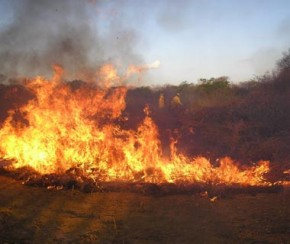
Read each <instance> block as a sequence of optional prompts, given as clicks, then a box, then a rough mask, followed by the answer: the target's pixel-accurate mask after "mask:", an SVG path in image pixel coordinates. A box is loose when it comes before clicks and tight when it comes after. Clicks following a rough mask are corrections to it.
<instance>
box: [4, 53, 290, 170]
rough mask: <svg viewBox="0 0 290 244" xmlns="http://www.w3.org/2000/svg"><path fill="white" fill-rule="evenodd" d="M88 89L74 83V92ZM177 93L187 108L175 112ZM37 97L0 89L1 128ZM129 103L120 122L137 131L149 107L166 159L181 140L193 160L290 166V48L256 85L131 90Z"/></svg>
mask: <svg viewBox="0 0 290 244" xmlns="http://www.w3.org/2000/svg"><path fill="white" fill-rule="evenodd" d="M84 84H85V83H84V82H82V81H73V82H71V87H72V90H74V89H78V87H79V86H81V85H84ZM161 94H163V96H164V102H163V104H164V106H162V108H160V106H159V98H160V96H161ZM177 94H178V96H179V97H180V100H181V105H180V106H178V107H176V108H172V106H171V100H172V98H173V97H174V96H176V95H177ZM32 97H33V95H32V94H30V93H29V91H28V90H26V89H25V88H24V86H22V85H19V84H18V85H17V84H15V83H14V84H10V85H3V84H2V85H1V84H0V104H1V109H0V123H2V122H3V121H4V120H5V117H6V116H7V113H8V110H9V109H11V108H17V107H19V106H20V105H21V104H23V103H25V102H27V101H28V100H29V99H31V98H32ZM126 99H127V101H126V102H127V107H126V109H125V111H124V113H123V115H124V118H125V117H126V119H125V120H123V121H117V123H120V125H121V126H124V127H127V128H133V129H136V128H137V126H138V124H140V123H141V122H142V120H143V119H144V112H143V109H144V107H145V105H146V104H148V105H149V107H150V110H151V116H152V118H153V120H154V121H155V123H156V124H157V125H158V128H159V134H160V138H161V142H162V146H163V149H164V152H165V154H166V153H167V152H169V146H168V145H169V142H170V140H171V138H175V139H177V140H178V143H177V147H178V149H179V151H180V152H183V153H186V154H187V155H190V156H197V155H203V156H206V157H209V158H210V159H212V160H213V161H215V160H216V159H218V158H219V157H223V156H230V157H232V158H234V159H235V160H238V161H240V162H243V163H250V162H256V161H257V160H270V161H271V162H272V165H274V167H276V166H277V167H278V168H280V169H281V167H282V169H283V168H285V169H287V168H289V167H290V165H289V162H290V154H289V145H290V106H289V105H290V49H289V51H288V52H287V53H285V54H284V55H283V56H282V58H281V60H279V61H278V62H277V67H276V69H275V71H274V72H273V73H272V74H269V73H268V74H265V75H264V76H261V77H256V78H255V79H253V80H251V81H247V82H243V83H240V84H235V83H231V82H230V81H229V78H228V77H226V76H223V77H218V78H211V79H200V80H199V82H198V83H189V82H186V81H184V82H182V83H181V84H180V85H178V86H176V85H164V86H162V87H157V88H150V87H137V88H131V89H129V90H128V93H127V98H126ZM16 117H17V116H16ZM20 117H21V116H20ZM15 119H16V122H17V119H21V118H15Z"/></svg>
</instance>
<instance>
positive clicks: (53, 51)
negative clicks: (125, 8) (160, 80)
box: [0, 0, 141, 79]
mask: <svg viewBox="0 0 290 244" xmlns="http://www.w3.org/2000/svg"><path fill="white" fill-rule="evenodd" d="M7 1H8V0H7ZM7 1H6V2H7ZM2 2H5V1H2ZM8 2H9V1H8ZM10 4H11V6H12V8H11V9H12V10H13V17H12V21H10V22H9V24H8V25H7V26H5V28H2V30H1V32H0V62H1V66H0V74H2V75H3V74H4V75H5V76H6V77H15V76H35V75H45V76H48V75H51V65H52V64H59V65H61V66H63V67H64V68H65V71H66V73H65V74H66V78H67V79H73V78H82V75H80V74H84V73H85V74H86V75H87V74H90V73H94V72H95V70H96V69H97V67H98V66H100V65H101V64H103V63H106V62H112V63H115V64H121V65H122V66H126V65H128V64H130V63H140V60H141V58H140V56H139V55H138V54H137V53H136V52H135V50H134V46H135V44H136V42H137V40H138V38H137V37H138V35H137V32H136V31H135V30H132V29H130V28H126V25H125V24H124V23H125V20H123V19H122V16H119V17H118V16H116V15H112V14H110V15H109V16H108V15H107V16H106V14H105V15H104V14H103V13H102V11H103V10H102V9H104V4H105V2H104V1H80V0H69V1H66V0H60V1H51V0H37V1H35V0H14V1H10ZM116 4H117V3H116ZM2 6H5V5H2ZM114 8H115V9H118V6H114ZM2 11H3V9H2ZM107 12H108V13H110V12H109V11H107ZM116 18H117V19H116ZM123 22H124V23H123ZM100 26H101V27H100ZM102 26H103V27H102ZM100 28H106V30H105V31H103V29H101V30H100ZM104 33H105V34H104ZM84 77H86V76H84Z"/></svg>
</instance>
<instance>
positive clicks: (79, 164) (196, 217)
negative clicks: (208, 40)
mask: <svg viewBox="0 0 290 244" xmlns="http://www.w3.org/2000/svg"><path fill="white" fill-rule="evenodd" d="M54 71H55V74H54V76H53V77H52V79H51V80H46V79H45V78H43V77H40V76H39V77H36V78H34V79H25V80H23V81H22V84H21V85H11V86H7V87H6V86H3V87H2V96H3V99H4V101H5V99H7V100H9V99H11V98H12V99H13V100H14V101H15V102H14V104H13V105H12V107H11V104H10V107H9V108H8V107H7V109H6V113H5V114H6V116H5V118H3V122H2V126H1V129H0V137H1V141H0V152H1V154H0V155H1V177H0V180H1V185H2V187H1V190H0V194H1V205H0V221H1V222H0V224H1V225H0V237H1V239H2V240H3V241H4V242H8V243H9V242H13V243H14V242H16V243H30V242H47V241H50V242H56V243H58V242H65V243H69V242H80V243H95V242H101V243H103V242H104V243H111V242H116V243H119V242H120V243H131V242H134V243H135V242H136V243H139V242H141V243H160V242H165V243H166V242H189V243H192V242H198V243H200V242H201V243H202V242H205V243H232V242H235V243H239V242H241V243H245V242H249V243H254V242H257V241H260V242H268V243H277V242H281V243H287V241H288V240H289V233H290V229H289V228H290V226H289V217H288V216H289V208H288V204H289V201H290V197H289V192H288V188H287V187H286V185H287V184H288V182H287V181H285V177H284V178H283V179H279V178H277V177H274V178H273V177H272V178H271V177H267V174H269V172H270V171H271V163H270V162H269V161H263V160H261V161H259V162H257V163H255V164H252V165H250V164H239V163H237V162H234V161H233V160H232V159H231V158H229V157H223V158H221V159H220V160H219V161H218V162H215V163H211V162H210V160H209V159H207V158H206V157H203V156H192V155H188V154H186V153H181V152H180V151H179V148H178V144H179V140H180V138H181V136H179V135H178V134H176V133H177V132H178V130H176V129H175V132H174V133H169V134H168V135H170V136H168V138H167V140H166V139H163V140H162V139H161V137H162V136H161V134H162V132H163V135H164V131H163V130H164V128H160V127H159V126H157V123H155V122H154V120H153V118H152V116H153V115H154V111H155V113H156V111H157V112H158V114H161V115H163V116H164V115H165V114H166V112H164V111H162V109H164V108H162V107H158V108H157V110H156V108H154V105H151V107H152V108H151V107H150V104H149V105H148V104H145V106H144V107H143V109H142V110H141V111H140V112H139V113H138V114H136V116H139V117H140V122H139V123H135V125H132V121H130V116H129V114H128V111H126V101H127V100H128V99H126V96H127V95H128V92H129V89H130V88H128V87H126V86H121V85H120V84H121V83H122V80H123V79H124V78H121V77H119V76H118V75H117V72H116V70H115V69H114V67H113V66H112V65H105V66H103V67H101V68H100V71H98V72H97V74H98V78H99V82H98V85H94V84H93V83H86V82H81V81H74V82H64V81H63V80H62V73H63V69H62V68H61V67H59V66H55V67H54ZM19 95H22V98H25V99H24V100H25V101H23V100H22V101H20V100H21V99H20V100H19V101H18V100H17V97H18V96H19ZM157 102H158V100H157ZM159 105H160V104H159ZM153 110H154V111H153ZM170 111H171V110H170ZM171 112H172V113H174V114H175V115H176V114H180V113H181V112H184V111H179V110H178V109H177V110H176V109H174V110H173V111H171ZM167 119H168V118H167ZM159 122H160V121H159ZM133 124H134V123H133ZM159 124H160V123H159ZM167 130H168V129H167ZM176 131H177V132H176ZM167 142H168V143H169V144H168V145H166V143H167ZM285 173H287V172H285ZM11 178H14V179H17V180H18V181H15V180H13V179H11ZM19 180H21V181H22V183H23V184H25V185H28V186H38V188H28V187H27V186H23V185H21V183H20V181H19ZM39 187H40V188H39ZM42 187H45V188H42ZM285 187H286V188H285ZM283 188H284V189H283ZM285 189H286V190H285ZM88 193H91V194H88ZM140 193H141V194H140ZM257 194H259V195H257ZM259 206H263V207H262V208H260V207H259ZM176 226H180V227H178V228H176ZM181 226H182V228H181ZM172 228H174V230H173V229H172Z"/></svg>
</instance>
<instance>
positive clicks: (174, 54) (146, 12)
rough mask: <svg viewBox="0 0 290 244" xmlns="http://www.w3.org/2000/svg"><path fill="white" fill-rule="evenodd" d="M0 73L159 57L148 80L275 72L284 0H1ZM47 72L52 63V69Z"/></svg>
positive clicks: (289, 21) (284, 27) (286, 18)
mask: <svg viewBox="0 0 290 244" xmlns="http://www.w3.org/2000/svg"><path fill="white" fill-rule="evenodd" d="M0 4H1V5H0V6H1V7H0V16H1V18H0V61H1V64H2V67H0V73H1V74H4V75H6V76H12V75H22V73H23V75H27V74H25V73H26V72H30V73H31V74H33V75H34V74H37V73H38V72H40V73H46V70H47V69H48V68H47V67H49V66H50V64H49V63H51V62H56V63H59V64H61V65H63V66H64V67H65V68H68V70H69V72H71V73H72V72H74V71H75V70H76V69H78V68H82V69H84V67H87V69H88V70H93V69H94V68H96V67H98V66H100V65H101V64H102V63H108V62H111V63H113V64H114V65H116V66H117V67H118V68H119V69H121V70H122V69H125V68H126V67H127V66H128V65H130V64H135V65H144V64H150V63H152V62H154V61H156V60H159V61H160V67H159V68H155V69H150V70H148V71H147V72H146V74H144V78H143V82H145V83H146V84H168V83H170V84H179V83H180V82H182V81H188V82H193V83H194V82H197V81H198V79H199V78H211V77H219V76H228V77H229V78H230V80H231V81H232V82H240V81H246V80H250V79H252V78H254V77H256V76H259V75H263V74H264V73H265V72H267V71H270V72H271V71H272V70H273V69H274V68H275V64H276V62H277V60H278V59H279V58H281V57H282V53H283V52H286V51H287V50H288V49H289V48H290V1H289V0H243V1H241V0H219V1H217V0H199V1H197V0H179V1H177V0H176V1H175V0H146V1H144V0H143V1H142V0H112V1H110V0H86V1H84V0H79V1H78V0H70V1H67V0H58V1H56V0H55V1H51V0H50V1H48V0H39V1H34V0H10V1H9V0H0ZM49 69H50V67H49Z"/></svg>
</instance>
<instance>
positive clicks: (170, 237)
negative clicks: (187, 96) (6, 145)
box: [0, 176, 290, 243]
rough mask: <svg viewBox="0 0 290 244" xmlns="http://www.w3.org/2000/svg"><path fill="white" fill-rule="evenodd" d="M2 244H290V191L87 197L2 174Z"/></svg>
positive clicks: (0, 222)
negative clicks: (223, 195)
mask: <svg viewBox="0 0 290 244" xmlns="http://www.w3.org/2000/svg"><path fill="white" fill-rule="evenodd" d="M0 240H1V243H290V191H289V190H288V189H284V191H283V192H280V193H268V194H266V193H261V194H257V195H255V196H254V195H248V194H239V195H235V196H232V197H230V198H222V199H217V200H216V201H214V202H211V201H210V200H209V199H208V198H205V197H201V196H200V195H198V194H193V195H169V196H152V195H142V194H134V193H126V192H112V193H92V194H90V193H82V192H79V191H76V190H55V189H54V190H48V189H46V188H38V187H29V186H25V185H22V184H21V182H19V181H15V180H13V179H11V178H7V177H4V176H1V177H0Z"/></svg>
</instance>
